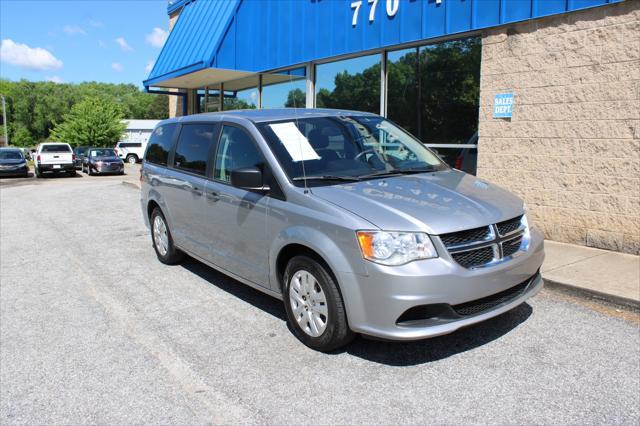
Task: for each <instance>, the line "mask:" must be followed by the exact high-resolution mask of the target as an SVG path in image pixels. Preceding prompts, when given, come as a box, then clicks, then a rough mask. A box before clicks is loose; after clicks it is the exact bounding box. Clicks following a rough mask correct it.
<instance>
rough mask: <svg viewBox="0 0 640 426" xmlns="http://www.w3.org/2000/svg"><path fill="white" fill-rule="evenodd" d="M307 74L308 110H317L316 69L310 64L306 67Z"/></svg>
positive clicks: (306, 105)
mask: <svg viewBox="0 0 640 426" xmlns="http://www.w3.org/2000/svg"><path fill="white" fill-rule="evenodd" d="M306 69H307V71H306V74H307V96H306V104H305V107H306V108H315V106H316V87H315V80H316V75H315V74H316V67H315V66H314V65H313V64H312V63H311V62H309V63H308V64H307V66H306Z"/></svg>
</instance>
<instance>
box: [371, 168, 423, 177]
mask: <svg viewBox="0 0 640 426" xmlns="http://www.w3.org/2000/svg"><path fill="white" fill-rule="evenodd" d="M434 171H436V169H435V168H434V167H410V168H408V169H391V170H380V171H377V172H374V173H369V174H366V175H362V176H360V179H368V178H375V177H387V176H401V175H409V174H415V173H426V172H434Z"/></svg>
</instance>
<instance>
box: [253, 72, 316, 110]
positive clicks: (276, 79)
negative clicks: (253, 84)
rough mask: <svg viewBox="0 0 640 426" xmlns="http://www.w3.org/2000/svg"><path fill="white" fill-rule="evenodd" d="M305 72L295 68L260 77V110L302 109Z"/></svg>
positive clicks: (304, 96) (304, 99) (305, 86)
mask: <svg viewBox="0 0 640 426" xmlns="http://www.w3.org/2000/svg"><path fill="white" fill-rule="evenodd" d="M306 90H307V82H306V70H305V69H304V68H297V69H294V70H287V71H282V72H279V73H272V74H264V75H263V76H262V108H304V107H305V102H306Z"/></svg>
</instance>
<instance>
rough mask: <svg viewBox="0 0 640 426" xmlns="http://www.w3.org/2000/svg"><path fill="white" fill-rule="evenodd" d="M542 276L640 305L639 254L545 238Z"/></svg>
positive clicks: (551, 283) (550, 281)
mask: <svg viewBox="0 0 640 426" xmlns="http://www.w3.org/2000/svg"><path fill="white" fill-rule="evenodd" d="M545 252H546V259H545V261H544V264H543V265H542V277H543V278H544V281H545V284H546V285H547V286H549V287H554V286H556V287H562V288H565V289H570V290H574V291H578V292H581V293H586V294H588V295H592V296H595V297H598V298H602V299H605V300H608V301H611V302H614V303H619V304H623V305H627V306H632V307H635V308H639V307H640V257H639V256H634V255H630V254H623V253H617V252H612V251H607V250H600V249H595V248H590V247H583V246H576V245H573V244H565V243H558V242H555V241H548V240H547V241H545Z"/></svg>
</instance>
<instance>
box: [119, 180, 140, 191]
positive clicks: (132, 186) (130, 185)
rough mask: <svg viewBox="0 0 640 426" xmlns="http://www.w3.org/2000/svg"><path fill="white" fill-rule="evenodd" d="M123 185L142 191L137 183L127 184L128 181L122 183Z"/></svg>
mask: <svg viewBox="0 0 640 426" xmlns="http://www.w3.org/2000/svg"><path fill="white" fill-rule="evenodd" d="M122 184H123V185H124V186H128V187H130V188H134V189H141V187H140V185H138V184H137V183H133V182H127V181H126V180H123V181H122Z"/></svg>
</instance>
